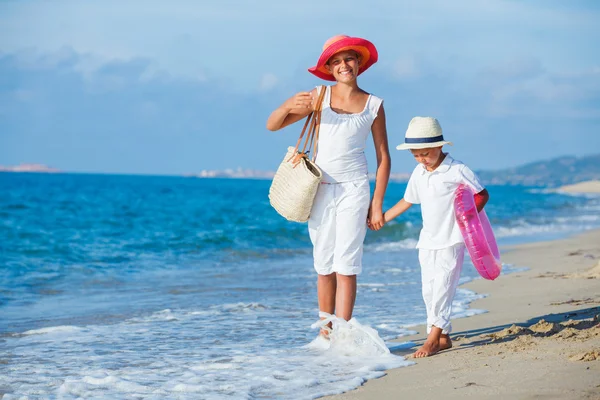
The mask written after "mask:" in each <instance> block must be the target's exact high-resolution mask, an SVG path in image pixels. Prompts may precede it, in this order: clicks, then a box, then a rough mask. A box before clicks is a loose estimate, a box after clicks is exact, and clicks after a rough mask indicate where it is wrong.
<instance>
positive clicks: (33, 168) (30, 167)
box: [0, 164, 62, 173]
mask: <svg viewBox="0 0 600 400" xmlns="http://www.w3.org/2000/svg"><path fill="white" fill-rule="evenodd" d="M0 172H46V173H59V172H62V171H61V170H59V169H56V168H52V167H48V166H47V165H43V164H19V165H14V166H4V165H0Z"/></svg>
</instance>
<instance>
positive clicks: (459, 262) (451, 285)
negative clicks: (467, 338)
mask: <svg viewBox="0 0 600 400" xmlns="http://www.w3.org/2000/svg"><path fill="white" fill-rule="evenodd" d="M464 259H465V245H464V244H463V243H459V244H455V245H454V246H450V247H446V248H444V249H439V250H428V249H419V262H420V264H421V279H422V284H423V300H424V301H425V308H426V309H427V333H429V332H431V328H432V327H433V326H437V327H438V328H440V329H441V330H442V333H443V334H445V335H447V334H449V333H450V332H452V324H451V323H450V315H451V314H452V301H453V300H454V294H455V293H456V287H457V286H458V280H459V279H460V271H461V270H462V266H463V261H464Z"/></svg>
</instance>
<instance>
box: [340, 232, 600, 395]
mask: <svg viewBox="0 0 600 400" xmlns="http://www.w3.org/2000/svg"><path fill="white" fill-rule="evenodd" d="M502 259H503V262H505V263H510V264H512V265H513V266H515V267H528V268H529V270H527V271H524V272H517V273H512V274H508V275H502V276H500V277H499V278H498V279H496V280H495V281H485V280H483V279H480V280H476V281H473V282H470V283H468V284H466V285H464V286H463V287H465V288H467V289H470V290H474V291H475V292H478V293H486V294H488V296H487V297H486V298H484V299H481V300H477V301H475V302H473V303H472V304H471V307H473V308H478V309H485V310H488V311H489V312H488V313H485V314H480V315H476V316H473V317H470V318H463V319H457V320H455V321H453V325H454V333H453V334H452V338H453V340H454V347H453V348H452V349H450V350H446V351H443V352H441V353H439V354H437V355H435V356H433V357H429V358H424V359H417V360H414V361H415V362H416V365H413V366H409V367H405V368H398V369H394V370H391V371H388V373H387V375H386V376H384V377H383V378H380V379H376V380H371V381H368V382H366V383H365V384H364V385H363V386H361V387H359V388H358V389H356V390H354V391H351V392H348V393H344V394H342V395H337V396H333V398H334V399H335V400H344V399H381V400H384V399H411V400H412V399H416V400H418V399H464V398H469V399H561V400H565V399H600V323H599V321H598V318H600V317H599V314H600V231H591V232H587V233H584V234H582V235H578V236H576V237H572V238H568V239H565V240H559V241H552V242H542V243H533V244H527V245H521V246H515V247H512V248H509V249H504V250H503V252H502ZM415 330H417V331H418V332H419V333H418V334H417V335H414V336H410V337H403V338H400V339H399V340H398V341H399V342H405V341H407V340H410V341H412V342H414V343H415V344H416V346H417V347H418V346H419V345H420V344H422V343H423V341H424V339H425V336H426V335H425V330H424V326H418V327H416V328H415ZM417 347H414V348H413V349H411V350H406V351H399V352H397V353H396V354H399V355H409V354H410V353H412V352H413V351H414V350H415V349H416V348H417Z"/></svg>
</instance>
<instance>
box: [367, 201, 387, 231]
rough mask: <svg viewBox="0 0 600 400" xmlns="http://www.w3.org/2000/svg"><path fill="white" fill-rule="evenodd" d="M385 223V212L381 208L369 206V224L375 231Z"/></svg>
mask: <svg viewBox="0 0 600 400" xmlns="http://www.w3.org/2000/svg"><path fill="white" fill-rule="evenodd" d="M384 225H385V219H384V218H383V212H382V210H381V209H380V208H376V209H374V208H373V206H371V207H369V216H368V217H367V226H368V227H369V229H371V230H373V231H378V230H380V229H381V228H383V226H384Z"/></svg>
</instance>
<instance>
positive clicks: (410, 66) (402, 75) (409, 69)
mask: <svg viewBox="0 0 600 400" xmlns="http://www.w3.org/2000/svg"><path fill="white" fill-rule="evenodd" d="M393 75H394V76H395V77H396V78H398V79H412V78H418V77H419V76H421V73H420V72H419V70H418V68H417V64H416V61H415V59H414V58H412V57H410V58H402V59H399V60H398V61H396V62H395V63H394V65H393Z"/></svg>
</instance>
